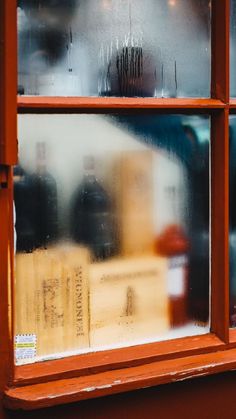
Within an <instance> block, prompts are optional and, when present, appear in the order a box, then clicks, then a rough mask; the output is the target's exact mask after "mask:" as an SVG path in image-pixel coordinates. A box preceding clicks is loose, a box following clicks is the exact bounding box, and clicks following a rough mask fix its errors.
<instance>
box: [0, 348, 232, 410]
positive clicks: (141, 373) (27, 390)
mask: <svg viewBox="0 0 236 419" xmlns="http://www.w3.org/2000/svg"><path fill="white" fill-rule="evenodd" d="M234 369H236V349H228V350H220V351H218V352H213V353H208V354H201V355H193V356H188V357H184V358H178V359H171V360H165V361H159V362H152V363H150V364H145V365H140V366H135V367H130V368H123V369H118V370H113V371H108V372H101V373H98V374H93V375H90V376H82V377H77V378H68V379H61V380H56V381H53V382H47V383H40V384H33V385H26V386H24V387H18V388H16V387H15V388H14V387H12V388H8V389H6V391H5V396H4V403H5V407H7V408H9V409H13V410H17V409H23V410H34V409H39V408H45V407H50V406H55V405H59V404H65V403H73V402H78V401H81V400H86V399H92V398H96V397H101V396H107V395H111V394H116V393H122V392H127V391H132V390H137V389H140V388H145V387H152V386H156V385H160V384H167V383H173V382H176V381H183V380H186V379H191V378H195V377H199V376H206V375H211V374H216V373H220V372H224V371H229V370H234Z"/></svg>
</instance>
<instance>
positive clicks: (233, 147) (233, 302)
mask: <svg viewBox="0 0 236 419" xmlns="http://www.w3.org/2000/svg"><path fill="white" fill-rule="evenodd" d="M229 132H230V177H229V182H230V184H229V187H230V211H229V215H230V217H229V218H230V225H229V227H230V231H229V250H230V326H231V327H236V263H235V262H236V195H235V187H236V164H235V156H236V116H231V117H230V131H229Z"/></svg>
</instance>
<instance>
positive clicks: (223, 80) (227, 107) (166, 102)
mask: <svg viewBox="0 0 236 419" xmlns="http://www.w3.org/2000/svg"><path fill="white" fill-rule="evenodd" d="M229 17H230V0H220V1H219V0H212V83H211V98H209V99H186V98H185V99H179V98H178V99H149V98H91V97H90V98H86V97H83V98H81V97H79V98H78V97H71V98H68V97H66V98H65V97H24V96H20V97H18V99H17V95H16V92H17V59H16V56H17V53H16V51H17V29H16V0H10V1H9V0H2V1H1V2H0V28H1V29H0V31H1V32H0V37H1V39H0V41H1V43H0V66H1V67H0V70H1V72H0V122H1V123H0V214H1V219H2V220H3V223H2V227H1V236H0V257H1V263H0V283H1V294H0V319H1V320H0V341H1V345H0V391H4V394H5V396H4V400H5V405H6V406H7V407H9V408H12V409H19V408H21V409H36V408H41V407H47V406H52V405H56V404H60V403H70V402H74V401H79V400H84V399H88V398H94V397H99V396H103V395H108V394H114V393H117V392H124V391H130V390H134V389H138V388H141V387H144V386H145V387H147V386H153V385H158V384H162V383H168V382H173V381H177V380H182V379H186V378H190V377H191V378H192V377H197V376H200V375H201V376H202V375H208V374H213V373H217V372H221V371H226V370H230V369H235V368H236V330H230V328H229V249H228V236H229V216H228V213H229V185H228V174H229V114H231V113H232V114H236V99H232V100H230V98H229V38H230V35H229V34H230V28H229ZM9 51H10V52H11V53H10V54H9ZM17 109H18V112H19V113H104V112H112V111H113V112H114V111H119V112H121V111H122V110H125V111H126V112H132V111H135V112H145V111H146V110H151V111H152V112H155V113H177V114H183V113H184V114H207V115H210V116H211V209H212V211H211V214H212V215H211V242H212V246H211V332H210V333H208V334H206V335H203V336H194V337H186V338H180V339H176V340H170V341H166V342H157V343H151V344H145V345H139V346H136V347H129V348H122V349H114V350H109V351H102V352H98V353H89V354H85V355H78V356H72V357H67V358H64V359H58V360H53V361H46V362H39V363H35V364H30V365H24V366H14V355H13V344H14V342H13V336H14V333H13V330H14V318H13V317H14V316H13V315H11V308H12V307H13V304H14V295H13V293H12V292H11V291H12V289H13V286H14V278H13V266H14V261H13V220H12V218H13V217H12V209H11V208H12V200H13V184H12V165H13V164H15V163H16V162H17V141H16V138H17V127H16V116H17ZM9 307H10V309H9Z"/></svg>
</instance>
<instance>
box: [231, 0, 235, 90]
mask: <svg viewBox="0 0 236 419" xmlns="http://www.w3.org/2000/svg"><path fill="white" fill-rule="evenodd" d="M230 16H231V32H230V35H231V52H230V61H231V62H230V67H231V68H230V70H231V72H230V74H231V80H230V81H231V85H230V96H232V97H236V1H235V0H231V13H230Z"/></svg>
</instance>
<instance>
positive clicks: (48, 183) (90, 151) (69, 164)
mask: <svg viewBox="0 0 236 419" xmlns="http://www.w3.org/2000/svg"><path fill="white" fill-rule="evenodd" d="M209 125H210V120H209V117H199V116H178V115H159V116H158V115H154V114H149V115H135V116H134V115H21V116H19V151H20V154H19V156H20V159H19V162H20V163H19V166H17V167H15V169H14V196H15V209H16V286H15V294H16V300H15V301H16V305H15V310H16V316H15V318H16V325H15V334H16V337H15V339H16V362H17V363H22V362H27V361H28V362H29V361H33V360H38V359H45V358H47V357H50V356H52V357H56V356H61V355H62V354H63V353H65V352H66V353H67V354H69V353H81V352H89V351H94V350H95V349H104V348H111V347H112V348H114V347H122V346H127V345H128V346H129V345H134V344H138V343H145V342H150V341H159V340H166V339H170V338H175V337H182V336H191V335H195V334H202V333H206V332H207V331H209V325H208V315H209V138H210V127H209ZM25 340H26V341H25ZM30 345H31V346H30Z"/></svg>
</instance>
